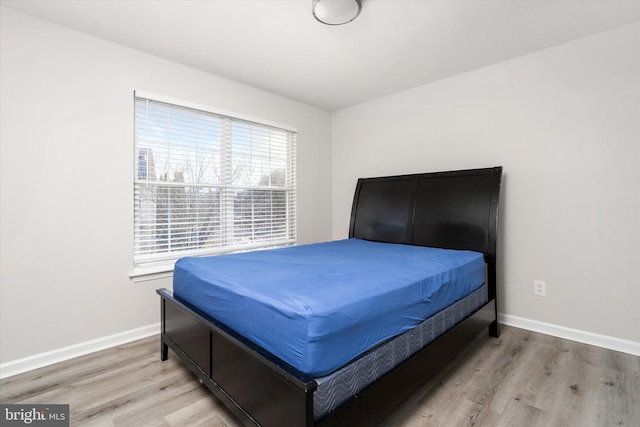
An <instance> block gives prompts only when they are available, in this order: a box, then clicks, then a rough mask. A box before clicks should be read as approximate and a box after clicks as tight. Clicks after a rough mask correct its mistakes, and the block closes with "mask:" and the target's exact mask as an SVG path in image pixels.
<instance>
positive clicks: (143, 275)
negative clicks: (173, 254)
mask: <svg viewBox="0 0 640 427" xmlns="http://www.w3.org/2000/svg"><path fill="white" fill-rule="evenodd" d="M172 276H173V264H171V265H164V266H156V267H147V268H136V269H134V270H133V271H132V272H131V273H129V278H130V279H131V281H132V282H133V283H141V282H148V281H151V280H157V279H166V278H168V277H172Z"/></svg>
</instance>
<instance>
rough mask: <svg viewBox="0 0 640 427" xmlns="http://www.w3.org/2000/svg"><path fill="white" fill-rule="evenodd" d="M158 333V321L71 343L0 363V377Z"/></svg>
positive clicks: (10, 375)
mask: <svg viewBox="0 0 640 427" xmlns="http://www.w3.org/2000/svg"><path fill="white" fill-rule="evenodd" d="M159 333H160V323H159V322H158V323H156V324H153V325H148V326H143V327H141V328H136V329H131V330H129V331H124V332H119V333H117V334H113V335H109V336H106V337H102V338H97V339H94V340H90V341H85V342H82V343H80V344H75V345H71V346H69V347H63V348H59V349H56V350H52V351H47V352H45V353H40V354H36V355H34V356H29V357H25V358H22V359H18V360H13V361H11V362H6V363H2V364H0V379H2V378H7V377H12V376H14V375H18V374H21V373H23V372H27V371H31V370H33V369H38V368H42V367H44V366H49V365H53V364H54V363H58V362H63V361H65V360H69V359H73V358H74V357H78V356H84V355H85V354H89V353H93V352H96V351H100V350H104V349H107V348H110V347H115V346H117V345H121V344H126V343H129V342H132V341H136V340H139V339H142V338H147V337H150V336H153V335H156V334H159Z"/></svg>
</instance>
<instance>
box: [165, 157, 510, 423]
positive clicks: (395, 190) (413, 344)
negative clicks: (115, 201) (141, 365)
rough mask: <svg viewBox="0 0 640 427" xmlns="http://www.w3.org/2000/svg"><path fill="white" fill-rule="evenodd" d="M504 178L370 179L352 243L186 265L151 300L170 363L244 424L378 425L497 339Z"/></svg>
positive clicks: (364, 184)
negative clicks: (472, 345) (157, 306)
mask: <svg viewBox="0 0 640 427" xmlns="http://www.w3.org/2000/svg"><path fill="white" fill-rule="evenodd" d="M501 175H502V168H501V167H494V168H486V169H473V170H463V171H449V172H436V173H424V174H412V175H401V176H392V177H379V178H363V179H360V180H358V182H357V185H356V191H355V195H354V200H353V207H352V211H351V220H350V228H349V238H348V239H345V240H341V241H335V242H326V243H322V244H315V245H302V246H295V247H290V248H284V249H277V250H273V251H259V252H260V253H258V252H255V253H246V254H234V255H230V256H220V257H209V258H208V259H183V260H180V261H178V263H176V269H175V271H174V292H170V291H168V290H166V289H159V290H158V291H157V292H158V294H159V295H160V296H161V324H162V326H161V327H162V331H161V358H162V360H166V359H167V357H168V349H169V348H171V349H172V350H173V352H174V353H175V354H176V355H177V356H178V357H179V358H180V359H181V360H182V361H183V362H184V363H185V364H186V366H187V367H188V368H189V369H190V370H191V371H192V372H193V373H194V374H195V375H196V376H197V377H198V378H199V380H200V381H201V382H202V383H203V384H205V385H206V386H207V387H208V388H209V389H210V390H211V391H212V392H213V394H214V395H215V396H217V397H218V398H219V399H220V400H221V401H222V402H223V403H224V404H225V405H226V406H227V407H228V408H229V409H230V410H231V411H232V412H233V413H234V414H235V415H236V416H237V417H238V419H239V420H240V421H241V422H242V423H244V424H245V425H261V426H316V425H318V426H333V425H373V424H375V423H376V422H378V421H380V420H381V419H382V418H384V417H385V416H387V415H388V414H389V413H390V412H391V411H392V410H393V409H394V408H395V407H396V406H397V405H398V404H399V403H401V402H402V401H403V400H404V399H406V398H407V397H408V396H409V395H410V394H411V393H413V392H414V391H415V390H416V389H417V388H418V387H419V386H420V385H421V384H422V383H424V381H426V380H427V379H428V378H429V377H430V376H431V375H432V374H433V373H435V372H437V370H439V369H440V368H441V367H442V366H443V365H444V364H446V363H447V362H448V361H449V360H451V359H452V358H454V357H455V356H456V355H457V354H458V353H459V352H460V351H461V350H462V349H464V348H466V347H467V344H468V342H470V341H471V340H472V339H473V338H475V337H476V336H477V335H478V334H479V333H480V332H482V331H483V330H487V329H488V331H489V335H491V336H493V337H497V336H499V324H498V321H497V283H496V281H497V280H496V261H497V259H496V246H497V232H498V200H499V190H500V181H501ZM323 264H324V265H330V266H331V267H330V268H328V269H324V270H323ZM264 266H271V267H275V268H272V269H271V270H264V269H263V268H264ZM367 273H370V274H369V275H368V276H367ZM267 277H268V278H269V280H268V281H264V283H263V278H267ZM301 277H305V280H304V281H302V280H300V278H301ZM264 280H266V279H264ZM288 282H291V286H290V287H288V286H287V283H288ZM212 283H214V284H215V285H216V286H215V287H212V286H211V284H212ZM272 283H277V284H278V288H280V287H282V290H281V291H280V293H276V294H270V293H267V291H265V289H267V288H269V289H270V288H272V286H271V284H272ZM301 283H302V284H301ZM302 288H304V291H303V290H301V289H302ZM307 288H308V289H307ZM347 288H349V289H347ZM351 288H353V289H355V291H353V290H351ZM365 290H366V292H365ZM256 325H258V327H257V328H256V327H255V326H256ZM265 325H267V327H265ZM364 325H366V326H367V328H368V329H367V328H365V327H364Z"/></svg>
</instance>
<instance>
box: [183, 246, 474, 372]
mask: <svg viewBox="0 0 640 427" xmlns="http://www.w3.org/2000/svg"><path fill="white" fill-rule="evenodd" d="M483 281H484V258H483V255H482V254H481V253H477V252H472V251H456V250H447V249H437V248H426V247H421V246H411V245H401V244H390V243H379V242H370V241H365V240H359V239H347V240H338V241H334V242H326V243H318V244H312V245H300V246H293V247H288V248H281V249H272V250H265V251H253V252H246V253H238V254H231V255H221V256H214V257H204V258H182V259H180V260H179V261H178V262H177V263H176V266H175V269H174V279H173V291H174V295H176V296H177V297H178V298H180V299H182V300H184V301H186V302H187V303H189V304H191V305H193V306H194V307H197V308H198V309H199V310H201V311H203V312H205V313H207V314H208V315H210V316H211V317H213V318H215V319H216V320H218V321H220V322H221V323H224V324H225V325H226V326H228V327H229V328H231V329H233V330H234V331H236V332H237V333H239V334H241V335H243V336H244V337H246V338H248V339H250V340H251V341H253V342H255V343H256V344H258V345H260V346H261V347H263V348H264V349H265V350H267V351H269V352H270V353H272V354H273V355H275V356H277V357H279V358H280V359H282V360H284V361H285V362H287V363H288V364H290V365H291V366H293V367H294V368H296V369H298V370H300V371H301V372H303V373H305V374H307V375H309V376H312V377H320V376H324V375H327V374H329V373H331V372H334V371H335V370H337V369H338V368H340V367H342V366H344V365H345V364H347V363H348V362H349V361H351V360H353V359H354V358H356V357H358V356H359V355H360V354H362V353H363V352H365V351H367V350H369V349H371V348H373V347H375V346H376V345H378V344H380V343H382V342H384V341H386V340H388V339H389V338H391V337H394V336H396V335H399V334H401V333H403V332H406V331H408V330H411V329H413V328H415V327H416V326H417V325H418V324H420V323H421V322H422V321H424V320H425V319H427V318H429V317H430V316H432V315H433V314H435V313H437V312H439V311H440V310H442V309H443V308H445V307H447V306H449V305H451V304H452V303H454V302H456V301H458V300H460V299H461V298H463V297H464V296H466V295H468V294H470V293H471V292H473V291H474V290H476V289H478V288H479V287H480V286H481V284H482V283H483Z"/></svg>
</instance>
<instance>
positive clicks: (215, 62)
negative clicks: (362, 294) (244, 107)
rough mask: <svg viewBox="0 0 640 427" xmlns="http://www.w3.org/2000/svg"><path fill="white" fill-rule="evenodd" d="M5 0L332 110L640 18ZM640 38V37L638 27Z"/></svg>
mask: <svg viewBox="0 0 640 427" xmlns="http://www.w3.org/2000/svg"><path fill="white" fill-rule="evenodd" d="M0 3H1V4H2V5H3V6H6V7H9V8H11V9H14V10H17V11H21V12H23V13H26V14H29V15H32V16H35V17H38V18H41V19H45V20H47V21H51V22H53V23H56V24H59V25H63V26H66V27H69V28H72V29H75V30H78V31H82V32H84V33H88V34H91V35H94V36H97V37H100V38H103V39H106V40H110V41H113V42H115V43H119V44H121V45H124V46H128V47H131V48H134V49H138V50H140V51H143V52H147V53H150V54H153V55H157V56H159V57H162V58H166V59H169V60H172V61H175V62H178V63H181V64H184V65H188V66H190V67H194V68H197V69H200V70H203V71H207V72H210V73H212V74H215V75H218V76H221V77H226V78H229V79H232V80H234V81H237V82H241V83H244V84H247V85H251V86H253V87H256V88H260V89H263V90H266V91H269V92H273V93H276V94H279V95H282V96H285V97H287V98H291V99H294V100H297V101H300V102H303V103H306V104H310V105H314V106H317V107H319V108H322V109H326V110H329V111H333V110H337V109H341V108H344V107H348V106H351V105H355V104H358V103H361V102H364V101H367V100H371V99H374V98H378V97H381V96H385V95H389V94H392V93H395V92H399V91H402V90H405V89H409V88H412V87H416V86H420V85H423V84H426V83H429V82H432V81H435V80H439V79H443V78H446V77H449V76H453V75H456V74H459V73H464V72H466V71H470V70H473V69H477V68H480V67H483V66H486V65H490V64H494V63H497V62H500V61H504V60H507V59H510V58H514V57H517V56H520V55H524V54H527V53H531V52H534V51H537V50H540V49H544V48H546V47H549V46H554V45H557V44H560V43H563V42H566V41H569V40H573V39H576V38H580V37H584V36H587V35H590V34H594V33H597V32H600V31H604V30H607V29H609V28H614V27H617V26H620V25H624V24H627V23H630V22H632V21H637V20H640V1H633V0H626V1H595V0H593V1H578V0H569V1H553V0H539V1H519V0H511V1H505V0H498V1H483V0H476V1H435V0H422V1H421V0H409V1H404V0H363V9H362V13H361V14H360V16H359V17H358V18H357V19H356V20H355V21H353V22H351V23H350V24H346V25H342V26H326V25H322V24H320V23H318V22H317V21H315V20H314V18H313V16H312V14H311V0H284V1H280V0H243V1H238V0H210V1H189V0H182V1H170V0H161V1H154V0H125V1H118V0H115V1H114V0H112V1H101V0H93V1H78V0H72V1H66V0H53V1H51V0H50V1H26V0H22V1H7V0H2V1H1V2H0ZM639 37H640V35H639Z"/></svg>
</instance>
